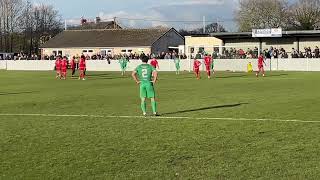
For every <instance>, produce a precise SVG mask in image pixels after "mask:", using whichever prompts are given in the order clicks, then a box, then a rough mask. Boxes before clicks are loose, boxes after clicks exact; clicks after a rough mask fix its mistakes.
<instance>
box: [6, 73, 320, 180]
mask: <svg viewBox="0 0 320 180" xmlns="http://www.w3.org/2000/svg"><path fill="white" fill-rule="evenodd" d="M88 74H89V75H90V76H89V77H88V80H87V81H79V80H76V79H69V80H67V81H60V80H56V79H54V72H14V71H0V166H1V167H0V179H277V180H278V179H320V83H319V82H320V73H307V72H272V74H270V73H269V74H267V77H265V78H256V77H255V76H254V75H252V74H246V73H227V72H224V73H218V75H217V77H216V78H214V79H211V80H208V79H204V78H203V79H201V80H199V81H198V80H196V79H194V77H193V75H192V74H189V73H183V74H182V75H179V76H176V75H175V74H174V73H160V80H159V83H158V84H157V85H156V91H157V94H158V100H159V104H158V105H159V112H160V114H161V115H162V116H161V117H160V118H152V117H147V118H143V117H139V116H140V115H141V112H140V105H139V103H140V100H139V97H138V93H139V92H138V87H137V85H136V84H135V83H134V82H133V81H132V80H131V78H130V77H129V75H128V76H126V77H121V76H120V74H119V73H107V72H101V73H97V72H95V73H92V72H88ZM203 77H204V74H203ZM148 108H149V111H150V109H151V108H150V104H149V103H148ZM60 115H65V116H60ZM79 115H82V116H79Z"/></svg>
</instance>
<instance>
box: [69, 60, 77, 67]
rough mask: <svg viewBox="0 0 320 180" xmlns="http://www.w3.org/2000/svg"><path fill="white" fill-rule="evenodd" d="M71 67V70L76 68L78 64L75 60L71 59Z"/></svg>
mask: <svg viewBox="0 0 320 180" xmlns="http://www.w3.org/2000/svg"><path fill="white" fill-rule="evenodd" d="M70 66H71V69H74V68H76V62H75V61H74V59H71V61H70Z"/></svg>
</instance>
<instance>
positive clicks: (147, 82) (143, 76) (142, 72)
mask: <svg viewBox="0 0 320 180" xmlns="http://www.w3.org/2000/svg"><path fill="white" fill-rule="evenodd" d="M141 60H142V64H140V65H139V66H138V67H137V68H136V69H135V70H134V71H133V72H132V77H133V79H134V80H135V81H136V83H137V84H139V85H140V98H141V110H142V112H143V115H144V116H146V115H147V104H146V98H150V99H151V105H152V111H153V115H154V116H158V113H157V103H156V100H155V96H156V95H155V91H154V84H155V83H156V82H157V78H158V72H157V70H156V69H155V68H154V67H152V66H151V65H150V64H148V61H149V58H148V57H147V56H143V57H141Z"/></svg>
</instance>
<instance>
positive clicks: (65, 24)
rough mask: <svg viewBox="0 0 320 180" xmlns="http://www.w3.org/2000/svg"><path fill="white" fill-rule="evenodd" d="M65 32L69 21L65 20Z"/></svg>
mask: <svg viewBox="0 0 320 180" xmlns="http://www.w3.org/2000/svg"><path fill="white" fill-rule="evenodd" d="M64 30H67V20H64Z"/></svg>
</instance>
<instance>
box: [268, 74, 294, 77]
mask: <svg viewBox="0 0 320 180" xmlns="http://www.w3.org/2000/svg"><path fill="white" fill-rule="evenodd" d="M288 75H289V74H269V75H268V74H267V76H269V77H279V76H288Z"/></svg>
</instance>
